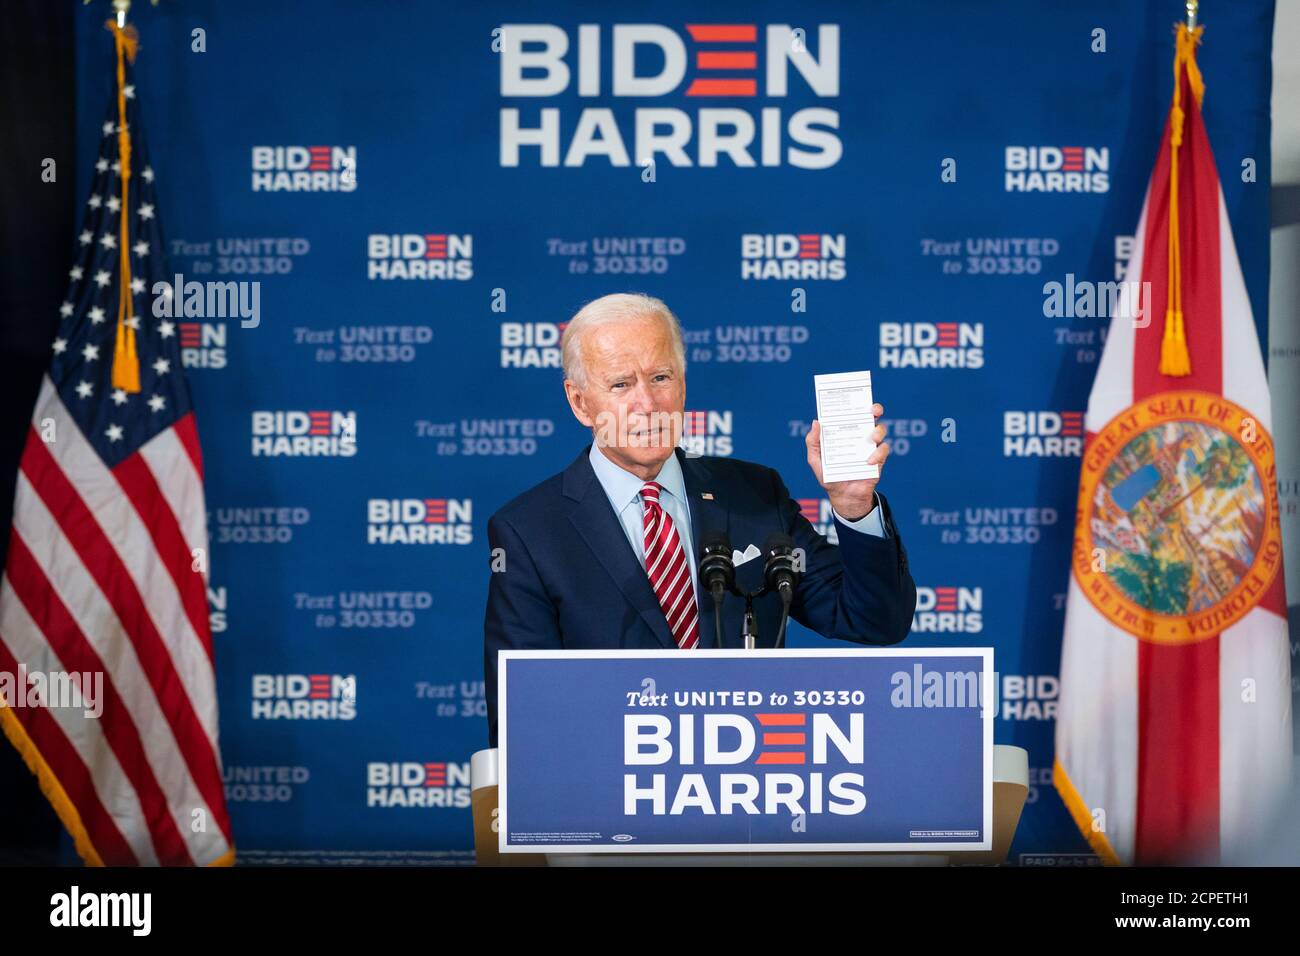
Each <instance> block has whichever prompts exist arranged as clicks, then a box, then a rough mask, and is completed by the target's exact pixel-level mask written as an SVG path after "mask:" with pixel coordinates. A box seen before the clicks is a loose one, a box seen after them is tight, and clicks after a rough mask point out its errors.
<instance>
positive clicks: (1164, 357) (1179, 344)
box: [1160, 23, 1205, 377]
mask: <svg viewBox="0 0 1300 956" xmlns="http://www.w3.org/2000/svg"><path fill="white" fill-rule="evenodd" d="M1204 29H1205V28H1204V27H1197V28H1196V29H1195V30H1189V29H1187V25H1186V24H1183V23H1180V24H1178V26H1177V30H1178V41H1177V44H1176V49H1175V53H1174V102H1173V105H1172V106H1170V108H1169V151H1170V156H1169V243H1168V245H1169V293H1168V304H1167V307H1166V309H1165V334H1164V338H1162V339H1161V340H1160V374H1161V375H1169V376H1174V377H1183V376H1187V375H1191V374H1192V359H1191V355H1190V353H1189V352H1188V350H1187V330H1186V328H1185V327H1184V324H1183V288H1182V286H1183V281H1182V280H1183V275H1182V270H1183V263H1182V254H1181V253H1182V249H1181V237H1180V235H1179V231H1178V149H1179V147H1180V146H1182V145H1183V121H1184V119H1185V118H1186V113H1185V112H1184V111H1183V106H1182V73H1183V68H1184V67H1186V68H1187V80H1188V83H1189V85H1190V86H1191V90H1192V96H1193V97H1194V98H1195V99H1196V105H1197V107H1199V106H1200V105H1201V100H1202V99H1203V98H1204V97H1205V81H1204V80H1203V79H1202V77H1201V71H1200V69H1199V68H1198V67H1197V65H1196V46H1197V44H1198V43H1200V42H1201V33H1202V32H1203V31H1204Z"/></svg>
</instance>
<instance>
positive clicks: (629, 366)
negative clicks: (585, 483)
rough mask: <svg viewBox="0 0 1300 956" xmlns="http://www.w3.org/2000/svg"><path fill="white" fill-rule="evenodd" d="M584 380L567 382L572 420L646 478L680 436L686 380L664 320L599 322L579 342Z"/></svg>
mask: <svg viewBox="0 0 1300 956" xmlns="http://www.w3.org/2000/svg"><path fill="white" fill-rule="evenodd" d="M582 361H583V365H584V367H585V368H586V370H587V383H586V385H585V386H583V387H581V388H579V387H578V385H577V384H576V383H575V382H573V381H570V380H567V379H566V380H565V382H564V391H565V394H566V395H568V398H569V406H570V407H571V408H572V409H573V414H574V415H575V416H576V417H577V419H578V421H580V422H582V424H584V425H586V426H587V427H589V428H593V429H594V430H595V431H594V441H595V442H596V444H597V445H599V446H600V447H601V448H602V450H603V451H604V453H605V456H606V457H607V458H609V459H610V461H612V462H614V464H616V465H618V466H619V467H621V468H623V469H625V470H627V471H630V472H631V473H632V474H634V475H637V476H638V477H641V478H645V479H650V478H653V477H654V476H655V475H657V474H658V473H659V467H660V466H661V465H662V464H663V463H664V462H665V461H667V459H668V456H669V455H671V454H672V453H673V449H674V448H675V447H676V446H677V442H678V440H679V439H680V438H681V427H682V412H683V410H684V409H685V408H686V381H685V377H684V375H683V372H682V369H680V368H678V367H677V360H676V358H675V357H674V355H673V345H672V337H671V336H670V334H669V332H668V329H667V327H666V324H665V323H664V322H662V321H660V320H659V319H656V318H654V317H653V316H639V317H637V318H631V319H625V320H622V321H618V322H609V323H607V324H605V325H598V326H596V327H595V328H592V329H590V330H588V331H587V333H586V334H585V335H584V337H583V341H582Z"/></svg>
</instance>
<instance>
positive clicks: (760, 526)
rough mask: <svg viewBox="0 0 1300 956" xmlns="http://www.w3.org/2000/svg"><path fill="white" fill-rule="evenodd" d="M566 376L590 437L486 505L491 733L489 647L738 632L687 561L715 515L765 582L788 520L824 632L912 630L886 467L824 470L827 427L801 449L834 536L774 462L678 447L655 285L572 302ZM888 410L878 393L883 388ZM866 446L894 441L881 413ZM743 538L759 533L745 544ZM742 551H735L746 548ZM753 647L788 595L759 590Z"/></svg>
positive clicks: (681, 397) (740, 570) (894, 636)
mask: <svg viewBox="0 0 1300 956" xmlns="http://www.w3.org/2000/svg"><path fill="white" fill-rule="evenodd" d="M562 352H563V364H564V389H565V393H566V394H567V395H568V398H569V405H570V407H571V408H572V409H573V414H574V415H575V416H576V417H577V418H578V420H579V421H580V422H582V424H583V425H586V426H588V427H589V428H591V429H592V437H593V442H592V444H591V445H589V446H588V447H587V448H584V449H583V451H582V453H581V454H580V455H578V457H577V458H576V459H575V460H574V462H573V464H571V465H570V466H569V467H568V468H566V469H565V470H564V471H563V472H561V473H560V474H558V475H555V476H553V477H551V478H548V479H547V480H546V481H544V482H542V483H541V484H540V485H537V486H536V487H535V488H532V489H531V490H529V491H526V492H524V493H523V494H522V495H520V496H519V497H518V498H515V499H514V500H513V501H511V502H510V503H508V504H506V505H505V506H503V507H502V508H501V509H500V510H499V511H498V512H497V513H496V514H495V515H493V516H492V518H491V519H489V521H488V545H489V547H490V548H491V553H492V566H493V574H492V577H491V581H490V583H489V586H488V602H487V615H486V619H485V621H484V653H485V661H484V672H485V676H486V680H487V708H488V724H489V737H490V740H491V746H494V747H495V746H496V744H497V739H496V737H497V732H496V723H497V711H496V690H497V652H498V651H502V650H539V649H554V650H559V649H574V648H681V649H682V650H683V651H684V652H689V651H690V650H693V649H695V648H697V647H703V648H709V647H716V646H722V647H740V646H742V645H741V637H740V634H741V617H742V615H743V602H742V601H740V600H738V599H735V598H731V599H729V600H728V601H727V602H726V604H725V606H724V610H725V614H724V616H723V621H722V635H721V641H720V642H718V643H715V641H716V640H717V634H716V631H715V627H714V621H713V611H712V608H713V605H712V597H711V596H710V595H709V594H707V593H701V590H700V584H699V581H698V579H697V578H698V575H697V574H696V568H697V562H698V560H699V557H700V554H701V539H702V536H703V535H704V534H705V533H707V532H713V531H721V532H725V533H726V534H727V536H728V539H729V540H730V542H731V543H732V546H733V547H734V548H735V550H736V551H737V552H738V554H737V555H736V560H737V562H738V563H737V567H736V581H737V584H738V585H739V586H740V587H741V588H743V589H745V590H746V591H749V590H753V589H754V588H756V587H758V585H759V584H761V582H762V576H763V563H764V562H763V560H762V558H761V557H757V556H756V555H757V551H758V548H759V547H761V546H762V545H763V543H764V542H765V541H766V540H767V537H768V535H770V534H772V533H773V532H784V533H785V534H788V535H789V536H790V537H791V538H793V539H794V545H795V548H796V549H801V551H802V555H803V563H804V571H803V576H802V578H801V580H800V582H799V585H798V588H797V590H796V591H795V594H794V599H793V601H792V603H791V607H790V615H791V617H793V618H794V619H795V620H796V621H798V622H800V623H801V624H803V625H805V626H806V627H809V628H811V629H812V630H814V631H817V632H818V633H819V634H822V635H823V636H825V637H833V638H839V639H842V640H847V641H856V642H858V643H861V644H896V643H898V642H899V641H901V640H902V639H903V638H904V637H906V636H907V632H908V629H909V628H910V627H911V624H912V612H913V610H914V609H915V607H916V587H915V585H914V584H913V582H912V576H911V574H910V573H909V572H908V569H907V553H906V552H905V551H904V550H903V542H902V540H901V538H900V537H899V534H898V529H897V528H896V527H895V526H894V522H893V518H892V517H891V516H890V512H889V505H888V503H887V502H886V501H885V499H884V498H883V497H882V496H880V495H878V494H877V493H876V483H877V481H878V480H879V479H865V480H861V481H841V482H832V483H830V484H826V483H822V482H821V475H822V467H821V439H820V435H821V431H820V426H819V424H818V423H817V422H814V423H813V426H812V429H811V430H810V431H809V433H808V437H807V447H808V464H809V466H810V467H811V468H812V470H813V474H814V475H816V476H817V480H818V482H819V483H821V484H822V487H823V488H824V489H825V490H826V494H827V497H828V498H829V499H830V502H831V506H832V508H833V509H834V513H835V525H836V530H837V534H838V538H839V546H838V547H837V546H835V545H833V544H831V543H830V542H829V541H827V540H826V538H825V537H823V536H822V535H820V534H818V532H817V531H816V529H814V528H813V526H812V525H811V524H810V523H809V522H808V520H807V519H806V518H804V517H803V515H802V514H801V513H800V511H799V506H798V505H797V504H796V503H795V502H794V501H793V500H792V499H791V498H790V493H789V492H788V491H787V490H786V487H785V484H784V483H783V482H782V481H781V477H780V475H778V474H777V473H776V472H775V471H773V470H772V469H771V468H766V467H764V466H762V465H756V464H752V463H750V462H745V461H738V460H735V459H731V458H713V457H692V456H688V455H686V454H684V453H683V452H682V450H681V449H680V448H678V447H677V445H678V442H679V441H680V438H681V434H682V416H683V410H684V409H685V407H686V377H685V371H686V361H685V349H684V347H683V344H682V337H681V329H680V327H679V326H678V323H677V319H676V317H675V316H674V315H673V314H672V312H671V311H669V310H668V308H667V306H665V305H664V303H663V302H661V301H660V300H658V299H655V298H651V297H649V296H643V295H633V294H618V295H607V296H605V297H603V298H601V299H597V300H596V301H594V302H591V303H589V304H588V305H587V306H585V307H584V308H583V309H582V311H580V312H579V313H578V314H577V315H575V316H574V317H573V320H572V321H571V322H570V323H569V325H568V327H567V328H566V329H565V332H564V340H563V342H562ZM874 411H875V415H876V417H877V418H880V417H881V416H882V415H883V414H884V409H883V408H881V406H880V405H876V406H875V409H874ZM872 437H873V439H874V440H875V441H876V443H877V448H876V450H875V452H874V453H873V455H872V457H871V458H870V459H869V460H870V461H871V462H874V463H878V464H880V465H881V468H882V471H883V467H884V463H885V459H886V458H887V457H888V455H889V446H888V444H886V443H885V442H884V438H885V428H884V426H877V427H876V430H875V433H874V434H873V436H872ZM751 546H752V547H751ZM747 555H748V556H750V559H749V560H745V558H746V556H747ZM754 606H755V611H756V613H757V617H758V623H759V633H758V638H757V641H756V645H757V646H758V647H772V646H773V645H774V644H775V641H776V632H777V626H778V622H779V620H780V615H781V600H780V598H779V597H778V596H777V595H776V594H774V593H769V594H767V595H764V596H763V597H762V598H759V599H757V600H756V601H755V605H754Z"/></svg>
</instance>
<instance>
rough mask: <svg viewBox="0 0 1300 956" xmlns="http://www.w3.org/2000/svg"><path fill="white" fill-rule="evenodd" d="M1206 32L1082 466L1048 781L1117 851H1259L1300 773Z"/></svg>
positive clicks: (1134, 857) (1254, 364)
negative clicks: (1204, 66)
mask: <svg viewBox="0 0 1300 956" xmlns="http://www.w3.org/2000/svg"><path fill="white" fill-rule="evenodd" d="M1202 29H1203V28H1197V29H1195V30H1189V29H1188V28H1187V26H1185V25H1179V27H1178V35H1177V52H1176V55H1175V59H1174V95H1173V106H1172V108H1171V109H1170V113H1169V119H1168V122H1167V124H1166V126H1165V131H1164V138H1163V140H1162V142H1161V145H1160V154H1159V156H1158V157H1157V159H1156V165H1155V170H1154V171H1153V172H1152V174H1151V182H1150V185H1149V187H1148V191H1147V196H1146V200H1145V201H1144V203H1143V207H1142V215H1141V219H1140V220H1139V223H1138V230H1137V237H1138V241H1137V242H1136V244H1135V250H1134V255H1133V257H1132V259H1131V260H1130V263H1129V270H1128V274H1127V276H1126V280H1125V283H1124V286H1123V293H1122V295H1121V301H1120V304H1119V308H1118V310H1117V311H1116V313H1114V314H1115V317H1114V318H1113V319H1112V322H1111V327H1110V333H1109V335H1108V336H1107V338H1106V347H1105V351H1104V352H1103V354H1102V358H1101V363H1100V366H1099V368H1098V370H1097V379H1096V382H1095V383H1094V384H1093V388H1092V394H1091V395H1090V396H1089V399H1088V413H1087V418H1086V429H1087V438H1086V440H1085V445H1084V453H1083V464H1082V471H1081V474H1080V477H1079V500H1078V511H1077V514H1076V524H1075V532H1074V553H1073V558H1072V562H1071V575H1070V588H1069V602H1068V605H1067V609H1066V616H1065V640H1064V645H1063V647H1062V651H1061V702H1060V704H1061V705H1060V710H1059V714H1060V717H1059V720H1058V722H1057V725H1056V764H1055V767H1054V768H1053V782H1054V783H1055V785H1056V789H1057V790H1058V791H1059V792H1060V794H1061V797H1062V799H1063V800H1064V801H1065V805H1066V806H1067V807H1068V808H1069V810H1070V813H1071V815H1072V816H1073V817H1074V819H1075V822H1076V823H1077V824H1078V825H1079V828H1080V830H1081V831H1082V832H1083V834H1084V836H1085V837H1087V839H1088V841H1089V843H1090V844H1091V845H1092V847H1093V849H1094V851H1095V852H1096V853H1097V854H1098V855H1099V856H1101V857H1102V858H1103V859H1104V860H1105V861H1106V862H1108V863H1137V864H1153V863H1177V862H1188V861H1197V862H1215V861H1217V860H1218V859H1219V858H1220V855H1221V854H1226V853H1230V852H1232V851H1234V850H1238V849H1242V848H1245V847H1247V846H1249V845H1250V843H1251V842H1252V840H1253V839H1254V838H1257V837H1259V836H1260V835H1262V833H1263V832H1264V831H1265V828H1266V827H1267V826H1268V825H1269V822H1270V821H1271V820H1272V819H1274V818H1275V816H1276V812H1277V805H1278V801H1279V799H1280V797H1281V796H1282V794H1283V793H1284V792H1285V788H1286V786H1287V784H1288V782H1289V778H1290V766H1291V686H1290V685H1291V674H1290V658H1289V655H1288V645H1287V621H1286V599H1285V594H1284V583H1283V575H1282V541H1281V532H1280V524H1279V516H1278V498H1277V481H1276V473H1275V466H1274V462H1273V439H1272V436H1271V430H1272V427H1271V421H1270V414H1269V394H1268V386H1267V383H1266V381H1265V378H1264V362H1263V358H1262V356H1261V354H1260V347H1259V339H1258V338H1257V336H1256V334H1255V322H1254V318H1253V316H1252V315H1251V309H1250V300H1249V299H1248V298H1247V297H1246V286H1245V282H1244V280H1243V278H1242V273H1241V266H1240V264H1239V262H1238V260H1237V249H1236V245H1235V244H1234V243H1233V240H1232V230H1231V227H1230V225H1229V222H1228V214H1227V210H1226V207H1225V206H1224V202H1223V193H1222V191H1221V190H1220V188H1219V178H1218V174H1217V172H1216V170H1215V165H1214V156H1213V154H1212V153H1211V151H1210V144H1209V141H1208V139H1207V138H1206V131H1205V124H1204V122H1203V121H1202V116H1201V100H1202V98H1203V96H1204V92H1205V87H1204V83H1203V82H1202V79H1201V74H1200V71H1199V70H1198V68H1197V66H1196V47H1197V45H1198V44H1199V43H1200V39H1201V31H1202Z"/></svg>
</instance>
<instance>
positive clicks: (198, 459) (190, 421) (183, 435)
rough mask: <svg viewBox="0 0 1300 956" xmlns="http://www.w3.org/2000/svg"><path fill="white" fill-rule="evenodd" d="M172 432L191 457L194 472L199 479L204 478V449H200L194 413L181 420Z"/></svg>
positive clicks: (189, 413) (188, 413) (187, 414)
mask: <svg viewBox="0 0 1300 956" xmlns="http://www.w3.org/2000/svg"><path fill="white" fill-rule="evenodd" d="M172 430H173V431H174V432H175V433H176V437H177V438H179V439H180V440H181V447H182V448H184V449H185V454H187V455H189V457H190V462H191V464H193V465H194V471H195V472H196V473H197V474H198V476H199V478H202V477H203V449H202V448H200V447H199V429H198V424H197V423H196V422H195V420H194V413H193V412H187V413H186V414H185V417H184V418H181V419H179V420H178V421H177V422H176V424H175V425H173V426H172Z"/></svg>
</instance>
